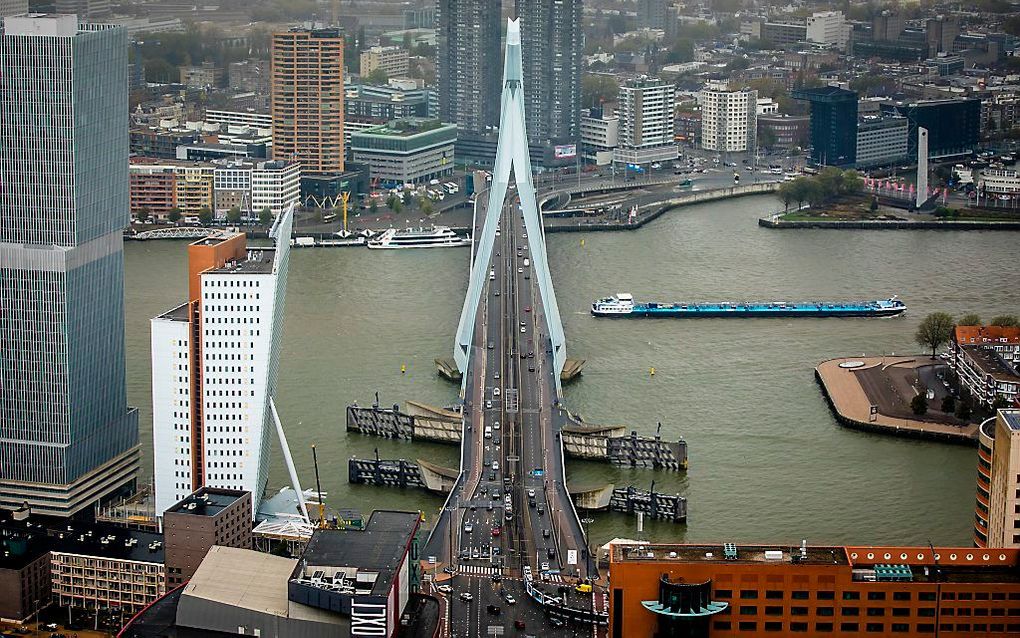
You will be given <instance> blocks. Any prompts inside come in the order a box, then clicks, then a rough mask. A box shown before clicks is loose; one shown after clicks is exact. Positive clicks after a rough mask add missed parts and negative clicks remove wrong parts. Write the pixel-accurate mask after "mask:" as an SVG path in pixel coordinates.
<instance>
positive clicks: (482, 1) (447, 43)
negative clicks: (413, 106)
mask: <svg viewBox="0 0 1020 638" xmlns="http://www.w3.org/2000/svg"><path fill="white" fill-rule="evenodd" d="M437 20H438V25H437V26H438V32H437V34H436V40H437V45H438V51H439V52H438V58H439V61H438V69H437V76H438V77H437V80H438V82H439V117H440V119H442V121H444V122H450V123H452V124H456V125H457V130H458V134H461V135H463V134H465V133H467V134H472V133H473V134H479V133H485V132H487V131H488V130H489V129H491V128H493V127H495V126H497V125H498V123H499V96H500V86H499V72H500V69H502V68H503V58H502V48H501V47H500V39H501V35H502V31H501V26H500V3H499V2H495V1H494V0H439V6H438V10H437Z"/></svg>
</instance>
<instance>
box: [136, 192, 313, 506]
mask: <svg viewBox="0 0 1020 638" xmlns="http://www.w3.org/2000/svg"><path fill="white" fill-rule="evenodd" d="M292 219H293V208H291V209H289V210H287V211H286V212H285V213H284V214H283V215H280V216H279V217H277V218H276V222H275V223H274V225H273V229H272V231H271V236H272V238H273V239H274V240H275V242H274V243H275V245H274V246H273V247H268V248H265V247H258V248H256V247H248V246H247V244H246V242H245V235H244V233H222V234H219V235H215V236H212V237H208V238H206V239H202V240H199V241H196V242H194V243H192V244H191V245H189V246H188V298H187V301H186V302H185V303H183V304H181V305H180V306H177V307H176V308H174V309H172V310H170V311H168V312H166V313H164V314H162V315H160V316H158V317H155V318H154V319H152V321H151V327H152V430H153V434H152V438H153V451H154V457H155V458H157V459H161V462H160V463H157V464H156V467H155V487H156V513H157V515H159V516H162V515H163V512H164V511H166V510H167V509H168V508H170V507H171V506H172V505H174V504H175V503H178V502H180V501H182V500H184V499H185V497H187V496H188V495H189V494H191V493H192V492H194V491H196V490H198V489H199V488H201V487H203V486H208V487H215V488H225V489H231V490H243V491H246V492H250V493H251V495H252V496H251V502H252V512H251V514H254V507H256V506H257V504H258V503H259V502H260V501H261V499H262V495H263V494H264V492H265V488H266V481H267V479H268V473H269V446H270V442H271V440H272V437H273V434H272V432H273V430H274V427H275V426H274V424H273V421H272V415H271V413H270V409H269V399H270V398H271V397H272V396H273V395H274V394H275V393H276V379H277V371H278V369H279V357H280V339H281V331H282V329H283V323H282V321H283V305H284V300H285V297H286V292H287V267H288V263H289V255H290V241H289V239H290V230H291V224H292Z"/></svg>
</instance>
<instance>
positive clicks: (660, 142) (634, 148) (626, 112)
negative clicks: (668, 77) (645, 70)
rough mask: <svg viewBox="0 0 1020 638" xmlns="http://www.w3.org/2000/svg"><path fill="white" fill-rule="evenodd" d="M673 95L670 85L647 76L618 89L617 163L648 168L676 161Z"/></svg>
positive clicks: (674, 101)
mask: <svg viewBox="0 0 1020 638" xmlns="http://www.w3.org/2000/svg"><path fill="white" fill-rule="evenodd" d="M674 95H675V90H674V88H673V84H672V83H671V82H664V81H663V80H659V79H657V78H650V77H647V76H641V77H639V78H635V79H633V80H628V81H627V82H625V83H624V84H623V85H622V86H620V92H619V97H618V102H619V109H618V111H617V115H618V116H619V118H620V125H619V126H620V133H619V143H618V145H617V147H616V157H615V161H616V162H619V163H623V164H651V163H652V162H660V161H672V160H674V159H676V157H677V146H676V135H675V133H674V124H673V118H674V114H675V112H676V99H675V97H674Z"/></svg>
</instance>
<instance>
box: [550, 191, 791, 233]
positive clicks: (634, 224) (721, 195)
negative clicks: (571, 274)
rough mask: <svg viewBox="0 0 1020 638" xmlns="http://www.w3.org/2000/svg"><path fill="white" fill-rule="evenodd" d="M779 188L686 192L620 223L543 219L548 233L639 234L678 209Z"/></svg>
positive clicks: (575, 218) (593, 218) (583, 218)
mask: <svg viewBox="0 0 1020 638" xmlns="http://www.w3.org/2000/svg"><path fill="white" fill-rule="evenodd" d="M779 184H780V182H763V183H758V184H745V185H743V186H730V187H727V188H714V189H711V190H704V191H691V192H686V193H683V194H681V195H678V196H676V197H671V198H669V199H665V200H660V201H656V202H652V203H648V204H644V205H641V206H638V207H637V210H636V211H635V214H634V215H629V214H625V215H621V216H620V218H619V219H607V218H605V217H597V216H584V215H581V214H578V215H576V216H566V217H560V216H557V214H558V213H561V212H562V211H547V212H544V213H543V214H542V219H543V224H544V225H545V231H546V232H547V233H582V232H588V231H592V232H600V231H614V230H637V229H639V228H642V227H643V226H645V225H646V224H648V223H650V222H652V221H654V220H656V219H658V218H659V217H661V216H663V215H664V214H666V213H667V212H669V211H671V210H674V209H676V208H681V207H683V206H689V205H692V204H702V203H705V202H714V201H719V200H724V199H735V198H738V197H746V196H749V195H767V194H769V193H775V192H776V191H777V190H779ZM579 210H580V209H579ZM624 213H627V211H624Z"/></svg>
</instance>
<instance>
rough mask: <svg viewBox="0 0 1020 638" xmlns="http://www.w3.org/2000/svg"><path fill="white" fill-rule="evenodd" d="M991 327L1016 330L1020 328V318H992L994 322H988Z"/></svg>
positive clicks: (1003, 316)
mask: <svg viewBox="0 0 1020 638" xmlns="http://www.w3.org/2000/svg"><path fill="white" fill-rule="evenodd" d="M988 325H990V326H1000V327H1003V328H1016V327H1017V326H1020V318H1018V317H1017V316H1016V315H999V316H998V317H992V320H991V321H989V322H988Z"/></svg>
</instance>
